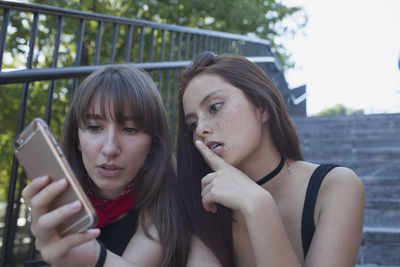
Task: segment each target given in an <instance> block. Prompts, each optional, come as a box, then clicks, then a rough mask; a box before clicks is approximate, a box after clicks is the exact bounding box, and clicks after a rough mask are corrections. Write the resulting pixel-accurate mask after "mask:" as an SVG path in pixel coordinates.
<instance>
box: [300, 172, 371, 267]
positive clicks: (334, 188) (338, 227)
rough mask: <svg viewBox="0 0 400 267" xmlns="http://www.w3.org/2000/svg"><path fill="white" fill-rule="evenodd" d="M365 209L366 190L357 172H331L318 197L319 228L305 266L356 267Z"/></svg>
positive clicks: (316, 230)
mask: <svg viewBox="0 0 400 267" xmlns="http://www.w3.org/2000/svg"><path fill="white" fill-rule="evenodd" d="M364 206H365V193H364V187H363V184H362V182H361V180H360V179H359V178H358V177H357V176H356V175H355V174H354V172H352V171H351V170H349V169H346V168H335V169H333V170H332V171H331V172H329V173H328V175H327V176H326V177H325V179H324V181H323V183H322V185H321V189H320V192H319V194H318V198H317V204H316V207H315V208H316V212H315V222H316V229H315V233H314V237H313V239H312V241H311V245H310V250H309V252H308V254H307V258H306V259H305V266H310V267H314V266H327V267H330V266H332V267H333V266H354V265H355V262H356V258H357V253H358V250H359V248H360V243H361V237H362V228H363V219H364Z"/></svg>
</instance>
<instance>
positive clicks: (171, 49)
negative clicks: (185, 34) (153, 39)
mask: <svg viewBox="0 0 400 267" xmlns="http://www.w3.org/2000/svg"><path fill="white" fill-rule="evenodd" d="M174 44H175V32H169V49H168V61H172V56H173V53H174ZM170 90H171V69H168V70H167V87H166V96H165V107H166V108H167V110H168V109H169V108H170V107H169V99H170Z"/></svg>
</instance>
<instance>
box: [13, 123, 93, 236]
mask: <svg viewBox="0 0 400 267" xmlns="http://www.w3.org/2000/svg"><path fill="white" fill-rule="evenodd" d="M13 149H14V153H15V156H16V158H17V159H18V161H19V163H20V164H21V166H22V168H23V169H24V171H25V173H26V175H27V177H28V178H29V179H31V180H32V179H34V178H36V177H40V176H45V175H49V176H50V177H51V178H52V179H53V180H57V179H61V178H65V179H67V180H68V183H69V186H68V188H67V189H66V191H63V192H62V193H61V194H60V195H59V196H58V197H57V198H56V199H55V201H53V203H52V204H51V207H50V208H51V209H55V208H58V207H60V206H62V205H65V204H68V203H71V202H73V201H75V200H80V202H81V203H82V209H81V210H80V211H79V212H78V213H76V214H74V215H72V216H71V217H69V218H68V219H67V220H65V221H64V222H63V223H62V224H61V225H60V227H59V229H57V230H58V231H59V232H60V233H61V234H62V235H66V234H70V233H79V232H82V231H85V230H87V229H89V228H91V227H92V226H94V225H95V224H96V222H97V213H96V210H95V209H94V207H93V206H92V204H91V203H90V200H89V199H88V197H87V196H86V194H85V192H84V190H83V188H82V186H81V184H80V183H79V181H78V179H77V178H76V177H75V175H74V172H73V171H72V169H71V167H70V165H69V163H68V161H67V159H66V158H65V156H64V153H63V151H62V149H61V147H60V146H59V145H58V143H57V141H56V140H55V138H54V136H53V134H52V133H51V131H50V129H49V127H48V125H47V123H46V122H45V121H44V120H42V119H39V118H36V119H34V120H33V121H32V122H31V123H30V124H29V125H28V126H27V127H26V128H25V129H24V130H23V131H22V132H21V134H20V135H19V136H18V137H17V138H16V139H15V141H14V143H13Z"/></svg>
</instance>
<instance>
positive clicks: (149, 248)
mask: <svg viewBox="0 0 400 267" xmlns="http://www.w3.org/2000/svg"><path fill="white" fill-rule="evenodd" d="M141 222H142V220H141V217H139V220H138V228H137V230H136V232H135V234H134V235H133V237H132V238H131V240H130V241H129V244H128V246H127V248H126V249H125V252H124V254H123V257H124V258H126V259H127V260H128V261H130V262H132V263H135V264H138V265H139V266H159V265H160V263H161V260H162V255H163V248H162V246H161V244H160V242H159V234H158V231H157V228H156V226H155V225H154V223H153V222H152V221H151V220H150V219H149V218H145V220H144V225H143V224H142V223H141Z"/></svg>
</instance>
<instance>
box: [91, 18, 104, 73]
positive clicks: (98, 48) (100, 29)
mask: <svg viewBox="0 0 400 267" xmlns="http://www.w3.org/2000/svg"><path fill="white" fill-rule="evenodd" d="M102 35H103V21H99V22H98V24H97V32H96V43H95V44H94V58H93V64H94V65H98V64H99V61H100V52H101V40H102Z"/></svg>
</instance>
